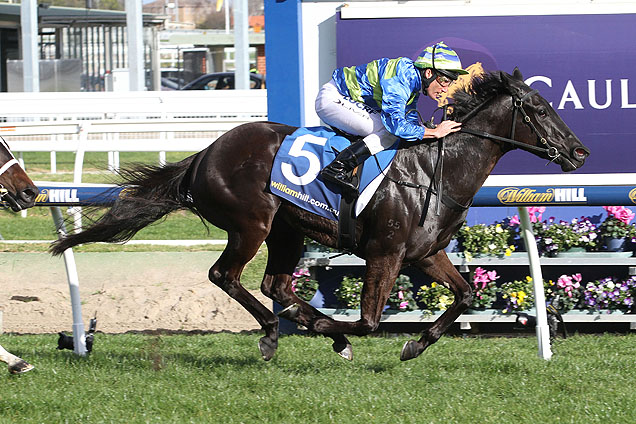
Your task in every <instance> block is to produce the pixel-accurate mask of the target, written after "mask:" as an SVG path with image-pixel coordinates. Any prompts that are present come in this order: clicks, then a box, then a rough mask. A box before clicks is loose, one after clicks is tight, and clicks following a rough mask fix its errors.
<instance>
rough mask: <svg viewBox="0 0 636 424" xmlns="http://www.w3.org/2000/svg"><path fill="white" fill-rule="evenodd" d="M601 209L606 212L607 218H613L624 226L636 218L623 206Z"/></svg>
mask: <svg viewBox="0 0 636 424" xmlns="http://www.w3.org/2000/svg"><path fill="white" fill-rule="evenodd" d="M603 209H605V210H606V211H607V216H608V217H610V216H613V217H614V218H616V219H618V220H619V221H622V222H624V223H625V224H629V223H630V221H631V220H632V219H634V216H636V214H634V212H632V210H631V209H629V208H626V207H625V206H603Z"/></svg>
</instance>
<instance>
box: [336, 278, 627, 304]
mask: <svg viewBox="0 0 636 424" xmlns="http://www.w3.org/2000/svg"><path fill="white" fill-rule="evenodd" d="M499 279H500V276H499V275H497V272H496V271H494V270H486V269H483V268H481V267H478V268H477V269H476V270H475V272H474V273H473V276H472V280H471V285H472V288H473V303H472V305H471V308H470V309H471V310H474V311H477V310H484V309H493V308H494V309H499V310H501V312H502V313H504V314H507V313H514V312H520V311H526V310H529V309H531V308H533V307H534V288H533V282H532V278H531V277H529V276H527V277H525V278H523V279H520V280H512V281H506V282H502V283H501V284H498V280H499ZM414 290H415V289H414V288H413V285H412V283H411V281H410V278H409V277H408V276H405V275H400V277H399V278H398V279H397V280H396V282H395V285H394V287H393V290H392V292H391V295H390V297H389V300H388V302H387V305H386V310H387V312H390V311H395V312H406V311H413V310H417V309H419V310H420V311H423V312H424V313H425V314H434V313H439V312H443V311H445V310H446V309H447V308H448V307H449V306H450V305H451V304H452V303H453V301H454V296H453V293H452V292H451V291H450V290H449V289H448V288H446V286H445V285H444V283H443V282H431V283H429V284H422V285H420V286H419V287H417V291H415V292H414ZM361 291H362V279H361V278H357V277H350V276H348V277H345V278H343V279H342V281H341V283H340V285H339V287H338V288H337V289H336V290H335V295H336V298H337V299H338V304H337V305H326V306H328V307H336V308H339V309H347V310H356V309H359V308H360V294H361ZM544 291H545V295H546V300H547V301H548V302H550V303H552V305H553V306H554V307H555V308H556V309H558V310H560V311H562V312H568V311H571V310H574V309H576V310H581V311H589V312H598V311H622V312H624V313H635V312H636V308H635V307H634V299H635V298H636V276H633V277H629V278H626V279H619V278H613V277H607V278H603V279H600V280H593V281H584V279H583V277H582V276H581V274H573V275H565V274H564V275H561V276H560V277H559V278H558V279H557V280H556V281H552V280H547V281H545V282H544Z"/></svg>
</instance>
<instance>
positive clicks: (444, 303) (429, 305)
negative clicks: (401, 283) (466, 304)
mask: <svg viewBox="0 0 636 424" xmlns="http://www.w3.org/2000/svg"><path fill="white" fill-rule="evenodd" d="M415 296H416V298H417V301H418V302H419V303H420V304H422V306H423V307H424V310H426V311H429V312H435V311H445V310H446V309H447V308H448V307H449V306H450V305H451V304H452V303H453V302H454V301H455V296H454V295H453V293H452V292H451V291H450V290H449V289H447V288H446V287H444V286H443V285H441V284H438V283H437V282H435V281H433V282H432V283H431V284H430V285H423V286H420V289H419V290H418V291H417V294H416V295H415Z"/></svg>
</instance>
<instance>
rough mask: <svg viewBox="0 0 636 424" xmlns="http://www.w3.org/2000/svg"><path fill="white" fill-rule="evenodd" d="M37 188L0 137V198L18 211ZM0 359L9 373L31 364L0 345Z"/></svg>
mask: <svg viewBox="0 0 636 424" xmlns="http://www.w3.org/2000/svg"><path fill="white" fill-rule="evenodd" d="M38 193H39V190H38V188H37V187H36V186H35V184H33V181H31V179H30V178H29V177H28V176H27V174H26V173H25V172H24V170H23V169H22V168H21V167H20V165H19V164H18V161H17V160H16V158H15V157H14V156H13V154H12V153H11V150H9V146H8V145H7V143H6V142H5V141H4V140H3V139H0V199H1V200H2V202H3V203H5V204H8V205H9V206H10V207H11V209H12V210H13V211H15V212H18V211H20V210H22V209H26V208H30V207H31V206H33V205H34V204H35V197H36V196H37V195H38ZM0 360H1V361H3V362H6V363H7V364H8V366H9V372H10V373H11V374H20V373H25V372H27V371H30V370H32V369H33V365H31V364H29V363H28V362H26V361H24V360H23V359H20V358H18V357H17V356H15V355H13V354H11V353H9V352H7V351H6V350H5V349H4V348H3V347H2V346H0Z"/></svg>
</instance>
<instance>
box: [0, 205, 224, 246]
mask: <svg viewBox="0 0 636 424" xmlns="http://www.w3.org/2000/svg"><path fill="white" fill-rule="evenodd" d="M99 211H100V212H99V213H103V211H105V209H103V208H100V209H99ZM62 212H63V213H65V208H63V209H62ZM70 219H71V218H70V217H69V218H68V220H69V222H70ZM83 222H84V223H86V222H88V221H83ZM66 227H67V230H70V229H71V228H72V224H69V223H67V225H66ZM0 234H1V235H2V237H3V238H4V239H5V240H55V239H56V238H57V233H56V231H55V225H54V224H53V218H52V217H51V212H50V210H49V208H45V207H36V208H31V209H29V210H28V211H27V216H26V218H23V217H22V216H21V215H20V214H19V213H13V212H11V211H8V210H0ZM133 240H227V233H226V232H225V231H223V230H221V229H219V228H217V227H214V226H212V225H209V224H208V226H207V229H206V226H205V225H204V224H203V223H202V222H201V220H200V219H199V218H198V217H197V216H196V215H195V214H193V213H191V212H190V211H177V212H173V213H171V214H170V215H168V216H167V217H166V218H165V219H161V220H159V221H157V222H156V223H154V224H151V225H149V226H147V227H146V228H144V229H142V230H141V231H139V232H138V233H137V234H136V235H135V237H134V238H133Z"/></svg>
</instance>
